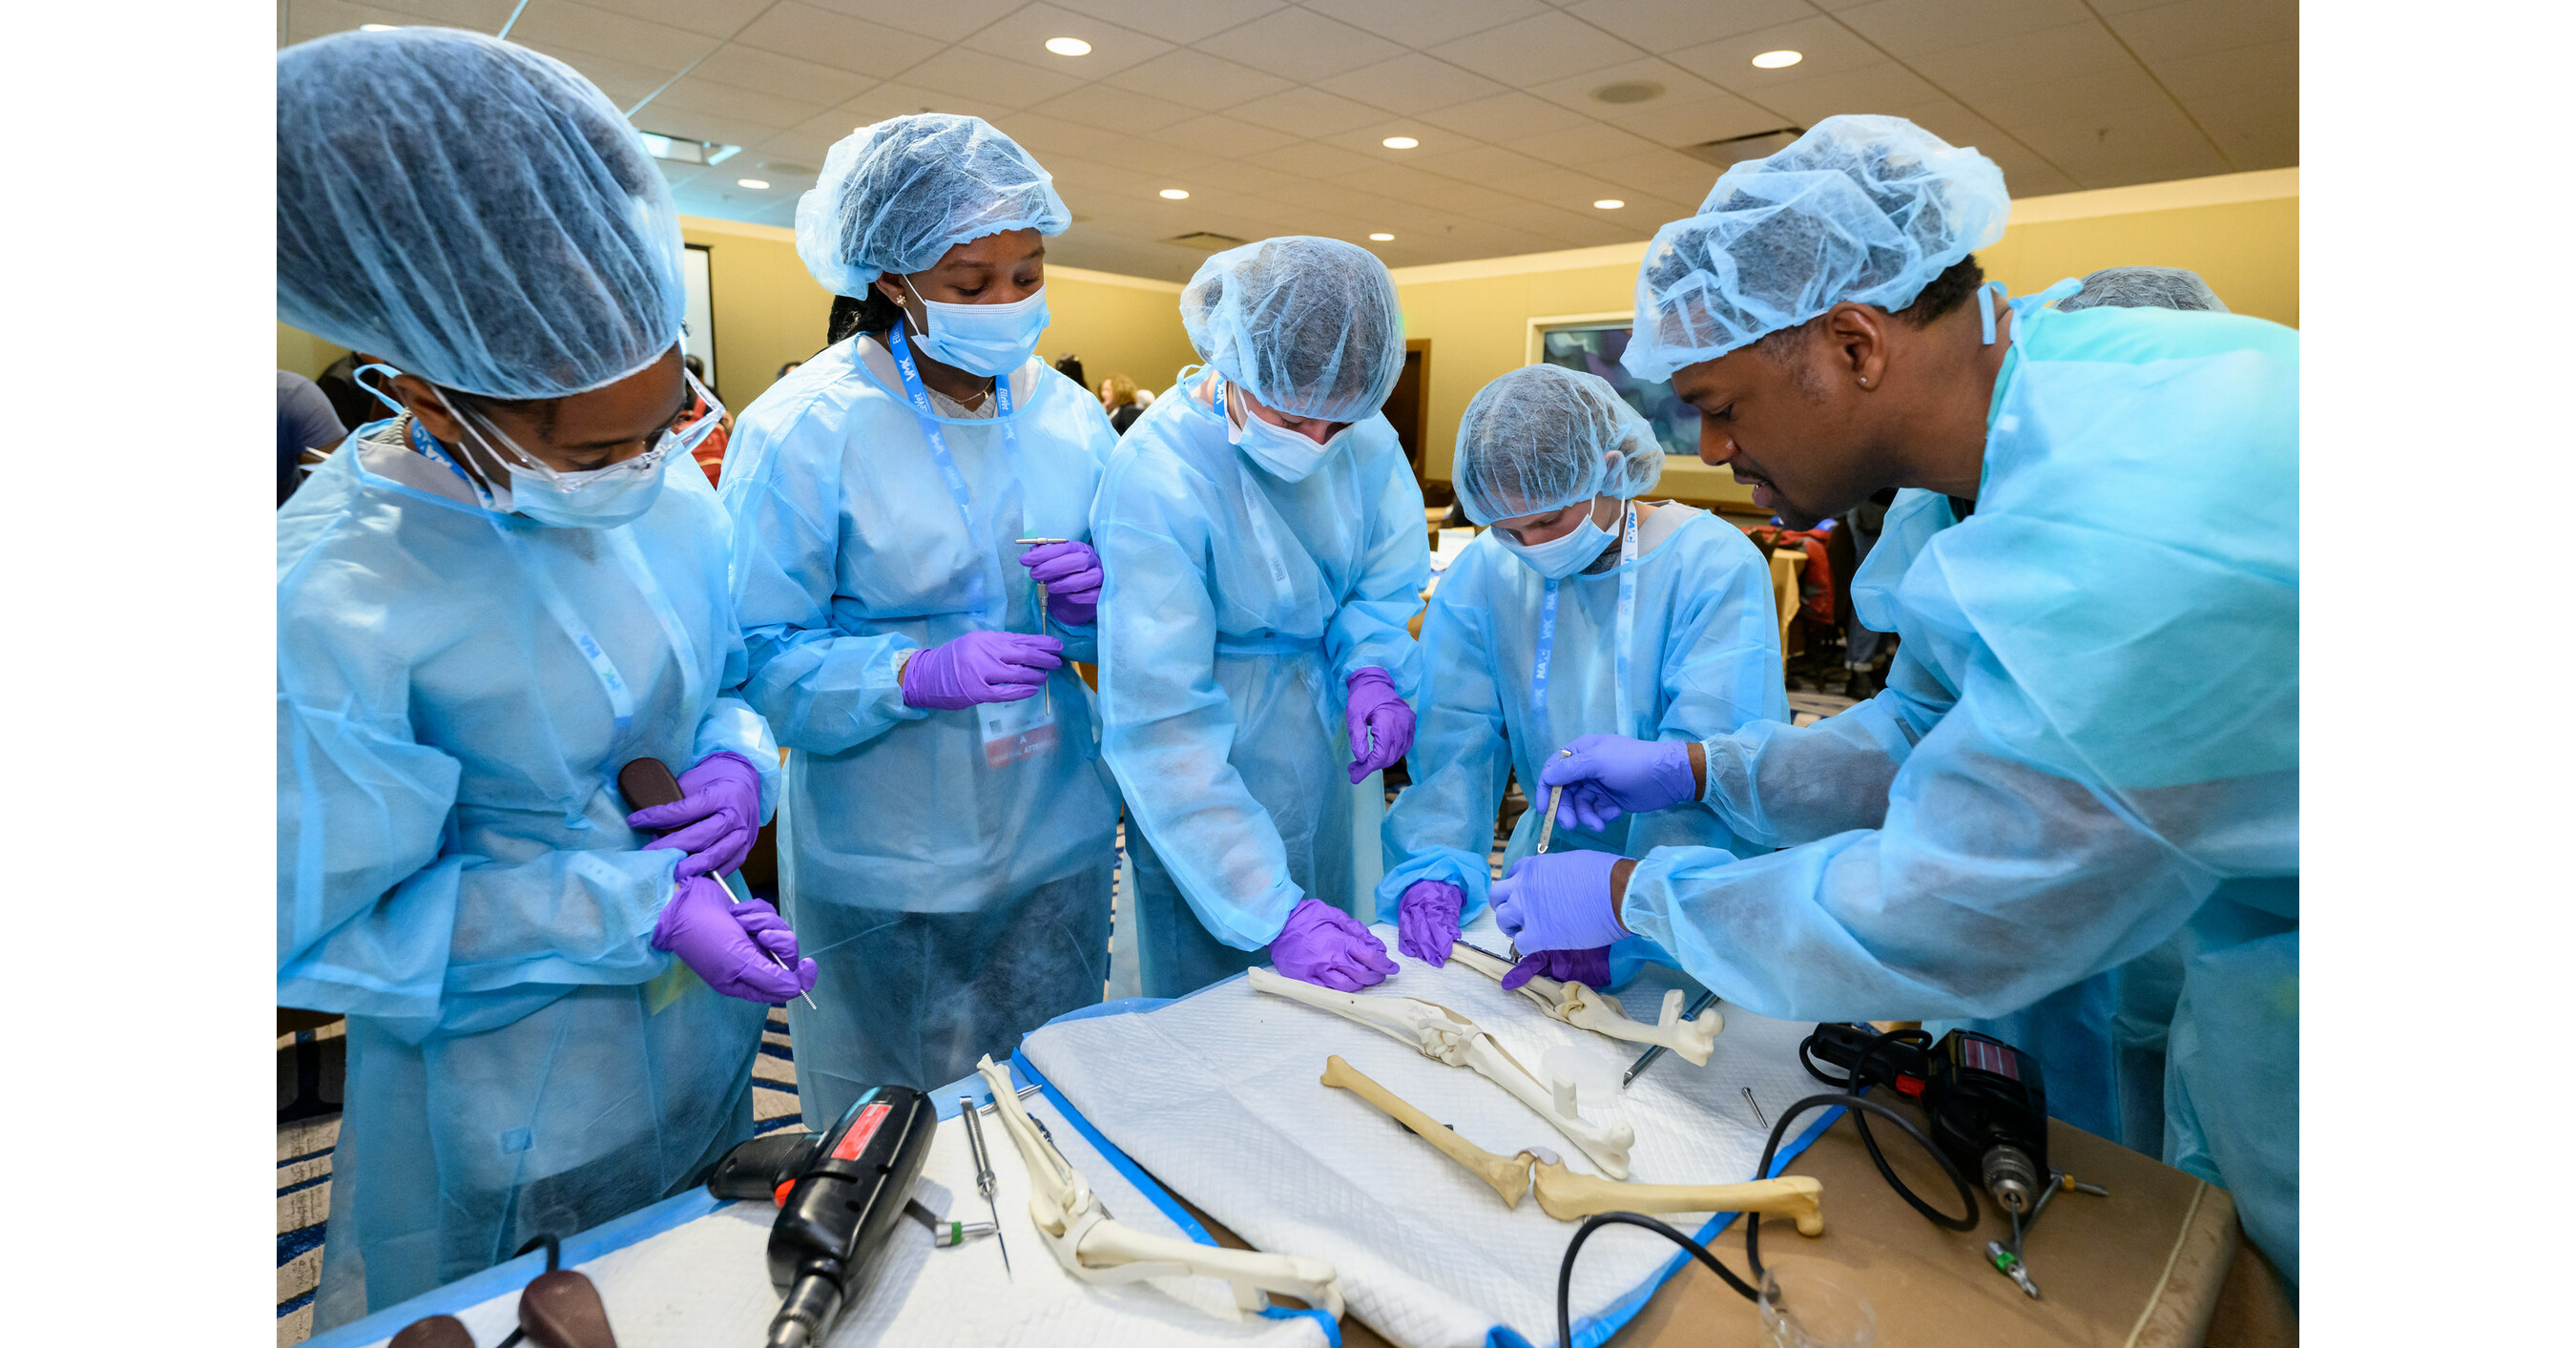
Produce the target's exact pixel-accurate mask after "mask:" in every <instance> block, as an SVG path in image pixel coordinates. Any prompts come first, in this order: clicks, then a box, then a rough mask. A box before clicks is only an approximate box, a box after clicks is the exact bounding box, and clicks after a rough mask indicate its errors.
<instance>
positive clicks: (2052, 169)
mask: <svg viewBox="0 0 2576 1348" xmlns="http://www.w3.org/2000/svg"><path fill="white" fill-rule="evenodd" d="M1889 111H1890V112H1891V113H1892V114H1893V115H1895V116H1898V117H1902V118H1904V119H1906V120H1907V121H1909V122H1912V123H1914V124H1915V125H1916V126H1919V127H1922V128H1923V129H1924V130H1926V131H1929V132H1931V133H1932V134H1933V135H1936V136H1939V137H1940V138H1941V139H1943V140H1945V141H1948V142H1949V143H1950V144H1952V145H1957V146H1962V147H1965V148H1970V149H1974V150H1975V151H1977V153H1979V154H1982V155H1984V156H1985V157H1986V158H1988V159H1991V160H1993V161H1995V166H1996V167H1998V168H2000V169H2002V170H2003V171H2004V186H2005V188H2006V189H2007V190H2009V191H2010V192H2011V193H2012V194H2013V195H2014V196H2016V197H2032V196H2045V195H2048V194H2050V193H2054V192H2072V191H2075V190H2076V189H2077V188H2079V187H2081V186H2083V184H2081V183H2078V182H2076V181H2075V180H2074V179H2073V178H2071V177H2068V176H2067V175H2066V174H2065V173H2064V172H2063V171H2062V170H2060V169H2058V168H2057V167H2056V166H2055V165H2052V164H2050V163H2049V162H2048V161H2047V160H2045V159H2043V158H2042V157H2040V156H2039V155H2038V154H2036V153H2034V152H2033V151H2032V150H2031V148H2030V147H2029V146H2027V145H2024V144H2022V143H2021V142H2020V141H2018V140H2015V139H2013V138H2012V137H2011V136H2009V135H2006V134H2005V133H2004V131H2003V129H2002V128H2000V127H1998V126H1996V125H1995V124H1994V123H1992V122H1989V121H1987V120H1986V119H1985V118H1983V117H1980V116H1978V115H1976V114H1975V113H1973V112H1970V111H1968V110H1967V109H1966V108H1963V107H1961V106H1959V104H1958V103H1957V102H1955V101H1953V100H1951V99H1946V98H1936V99H1933V100H1931V101H1929V102H1925V103H1918V104H1916V105H1914V106H1912V107H1907V108H1892V109H1890V110H1889Z"/></svg>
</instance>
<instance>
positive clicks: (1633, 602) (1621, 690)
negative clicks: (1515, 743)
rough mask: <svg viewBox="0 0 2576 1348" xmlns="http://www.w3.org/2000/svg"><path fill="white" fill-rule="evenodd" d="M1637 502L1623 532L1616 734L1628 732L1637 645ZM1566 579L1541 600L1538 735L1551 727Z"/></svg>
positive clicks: (1535, 686) (1533, 686)
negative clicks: (1551, 678) (1631, 661)
mask: <svg viewBox="0 0 2576 1348" xmlns="http://www.w3.org/2000/svg"><path fill="white" fill-rule="evenodd" d="M1636 560H1637V503H1636V502H1634V501H1631V502H1629V503H1628V522H1627V525H1626V526H1625V527H1624V528H1622V529H1621V530H1620V531H1619V631H1618V638H1617V642H1618V644H1617V647H1616V649H1617V655H1616V657H1615V660H1616V675H1617V677H1616V687H1615V689H1614V691H1613V696H1614V697H1615V698H1616V699H1617V701H1616V703H1615V710H1614V711H1613V713H1612V715H1613V717H1614V721H1613V727H1612V729H1613V731H1614V733H1617V734H1621V735H1625V734H1627V733H1629V731H1628V656H1629V653H1630V651H1631V649H1632V648H1633V647H1634V646H1635V644H1636V641H1635V636H1636V627H1637V570H1636V566H1635V562H1636ZM1561 584H1563V582H1562V581H1554V580H1551V581H1549V582H1547V591H1546V593H1545V594H1544V595H1542V596H1541V597H1540V599H1539V601H1538V659H1537V660H1536V662H1534V663H1533V664H1532V665H1531V667H1530V729H1531V731H1532V732H1534V733H1537V734H1545V733H1546V730H1547V667H1548V662H1549V661H1550V660H1552V659H1553V658H1554V657H1555V655H1556V593H1557V587H1558V586H1559V585H1561Z"/></svg>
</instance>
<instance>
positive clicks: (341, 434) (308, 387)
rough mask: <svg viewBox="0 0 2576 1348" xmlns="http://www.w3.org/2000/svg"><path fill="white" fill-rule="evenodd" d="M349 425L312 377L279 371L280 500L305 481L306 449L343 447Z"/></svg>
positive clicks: (278, 443)
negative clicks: (345, 423)
mask: <svg viewBox="0 0 2576 1348" xmlns="http://www.w3.org/2000/svg"><path fill="white" fill-rule="evenodd" d="M348 434H349V431H348V428H347V427H345V426H342V425H341V424H340V418H339V415H338V414H337V413H335V412H333V411H332V410H331V400H330V399H329V398H326V397H324V396H322V390H321V389H320V388H318V387H316V386H315V385H314V383H313V381H312V380H310V379H307V378H305V377H304V376H302V375H300V374H295V373H292V372H290V371H286V370H280V371H278V372H277V503H278V504H279V505H284V504H286V498H287V497H290V496H293V495H294V494H295V489H296V488H297V487H298V486H301V485H302V484H303V482H304V467H303V459H304V451H306V450H308V449H318V450H321V451H322V452H324V453H326V454H327V453H329V452H330V451H332V450H334V449H337V448H339V447H340V441H341V440H343V439H345V438H347V436H348Z"/></svg>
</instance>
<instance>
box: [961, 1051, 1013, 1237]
mask: <svg viewBox="0 0 2576 1348" xmlns="http://www.w3.org/2000/svg"><path fill="white" fill-rule="evenodd" d="M957 1112H958V1113H960V1114H963V1115H965V1116H966V1149H967V1150H968V1151H971V1152H973V1153H974V1154H975V1192H977V1193H980V1194H982V1195H984V1210H985V1211H986V1212H989V1213H991V1214H992V1215H993V1244H994V1246H995V1247H996V1248H998V1249H1000V1250H1001V1252H1002V1272H1003V1273H1005V1274H1008V1273H1010V1271H1011V1246H1010V1242H1008V1241H1006V1240H1004V1239H1002V1212H1001V1209H999V1208H997V1207H995V1206H993V1154H992V1153H991V1152H989V1151H987V1150H985V1149H984V1128H983V1125H982V1124H981V1123H979V1122H977V1120H976V1117H975V1116H976V1109H975V1097H974V1096H971V1095H961V1096H958V1097H957Z"/></svg>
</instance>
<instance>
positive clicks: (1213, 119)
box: [1143, 112, 1297, 155]
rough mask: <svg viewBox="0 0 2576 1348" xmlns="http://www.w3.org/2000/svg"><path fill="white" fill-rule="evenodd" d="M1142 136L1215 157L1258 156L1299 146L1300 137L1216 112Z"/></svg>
mask: <svg viewBox="0 0 2576 1348" xmlns="http://www.w3.org/2000/svg"><path fill="white" fill-rule="evenodd" d="M1143 134H1144V136H1145V138H1146V139H1147V140H1152V141H1159V142H1161V143H1163V144H1165V145H1171V146H1175V147H1178V148H1180V149H1184V150H1193V151H1196V152H1198V153H1200V154H1212V155H1237V154H1259V153H1261V152H1262V151H1264V150H1275V149H1278V148H1279V147H1280V146H1282V145H1293V144H1295V143H1296V142H1297V137H1295V136H1293V135H1290V134H1289V133H1287V132H1285V131H1277V130H1273V129H1271V128H1270V127H1266V126H1255V125H1253V124H1252V123H1250V122H1238V121H1236V120H1235V119H1233V118H1231V117H1226V116H1222V115H1220V114H1217V113H1213V112H1212V113H1209V114H1207V115H1206V116H1204V117H1193V118H1191V119H1189V120H1188V121H1186V122H1174V123H1173V124H1171V125H1170V126H1167V127H1164V128H1162V129H1160V130H1158V131H1149V132H1145V133H1143Z"/></svg>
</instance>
